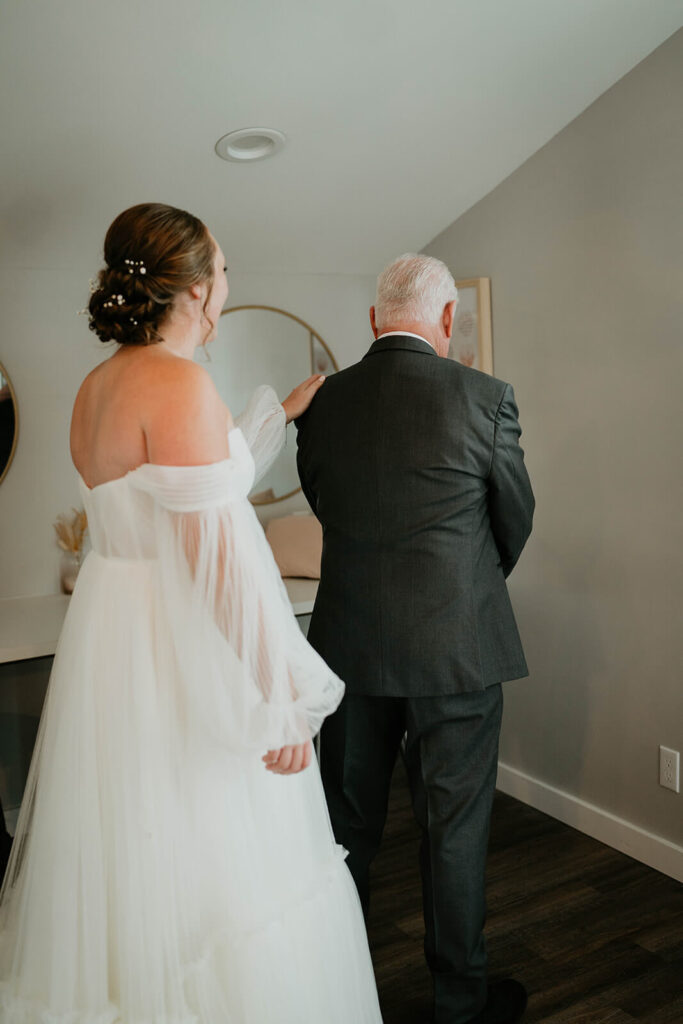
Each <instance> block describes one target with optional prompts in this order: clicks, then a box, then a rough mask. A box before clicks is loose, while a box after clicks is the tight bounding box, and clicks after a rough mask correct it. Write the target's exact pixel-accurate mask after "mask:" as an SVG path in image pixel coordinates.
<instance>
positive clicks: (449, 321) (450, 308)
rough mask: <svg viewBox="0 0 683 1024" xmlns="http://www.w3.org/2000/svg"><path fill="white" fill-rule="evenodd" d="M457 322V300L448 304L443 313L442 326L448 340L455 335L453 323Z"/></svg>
mask: <svg viewBox="0 0 683 1024" xmlns="http://www.w3.org/2000/svg"><path fill="white" fill-rule="evenodd" d="M454 321H455V299H453V301H452V302H447V303H446V305H445V306H444V307H443V313H442V315H441V326H442V327H443V329H444V334H445V335H446V337H447V338H450V336H451V335H452V334H453V323H454Z"/></svg>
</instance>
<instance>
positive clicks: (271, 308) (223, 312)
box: [220, 303, 339, 501]
mask: <svg viewBox="0 0 683 1024" xmlns="http://www.w3.org/2000/svg"><path fill="white" fill-rule="evenodd" d="M241 309H267V310H269V311H270V312H271V313H281V314H282V316H288V317H289V319H290V320H296V322H297V323H298V324H301V326H302V327H305V328H306V330H307V331H310V333H311V334H312V335H313V336H314V337H315V338H317V339H318V341H319V342H320V344H321V345H322V347H323V348H324V349H325V351H326V352H327V354H328V356H329V357H330V361H331V363H332V365H333V366H334V369H335V373H338V372H339V363H338V362H337V360H336V359H335V358H334V355H333V354H332V352H331V350H330V347H329V345H328V344H327V342H326V341H325V340H324V339H323V338H321V337H320V335H319V334H318V332H317V331H316V329H315V328H314V327H311V325H310V324H309V323H306V321H305V320H302V319H301V317H300V316H297V315H296V313H288V312H287V310H286V309H280V308H279V306H261V305H254V304H251V303H249V304H247V305H244V306H229V307H228V308H227V309H222V310H221V314H220V315H221V316H225V315H226V314H227V313H237V312H239V310H241ZM279 500H282V499H278V501H279Z"/></svg>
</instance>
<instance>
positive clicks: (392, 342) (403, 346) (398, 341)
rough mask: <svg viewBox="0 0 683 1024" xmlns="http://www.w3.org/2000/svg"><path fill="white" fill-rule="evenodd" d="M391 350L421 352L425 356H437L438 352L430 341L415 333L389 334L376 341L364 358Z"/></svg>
mask: <svg viewBox="0 0 683 1024" xmlns="http://www.w3.org/2000/svg"><path fill="white" fill-rule="evenodd" d="M389 351H394V352H396V351H399V352H419V353H420V355H423V356H436V352H435V350H434V349H433V348H432V346H431V345H430V344H429V342H428V341H423V340H422V339H421V338H416V337H415V335H414V334H389V335H387V337H385V338H380V339H379V340H378V341H376V342H374V344H372V345H371V346H370V348H369V349H368V351H367V352H366V353H365V355H364V356H363V358H364V359H367V357H368V356H374V355H376V354H377V353H378V352H389ZM437 359H438V356H437Z"/></svg>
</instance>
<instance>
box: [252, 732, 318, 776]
mask: <svg viewBox="0 0 683 1024" xmlns="http://www.w3.org/2000/svg"><path fill="white" fill-rule="evenodd" d="M312 757H313V745H312V743H311V741H310V740H306V742H305V743H298V744H297V745H296V746H289V747H280V749H279V750H269V751H268V753H267V754H264V756H263V758H262V760H263V761H264V763H265V766H266V769H267V771H269V772H274V773H275V774H276V775H296V773H297V772H302V771H303V770H304V768H308V766H309V764H310V763H311V758H312Z"/></svg>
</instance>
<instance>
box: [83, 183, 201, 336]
mask: <svg viewBox="0 0 683 1024" xmlns="http://www.w3.org/2000/svg"><path fill="white" fill-rule="evenodd" d="M215 251H216V250H215V246H214V243H213V240H212V238H211V236H210V234H209V232H208V230H207V228H206V226H205V225H204V224H203V223H202V222H201V221H200V220H199V219H198V218H197V217H193V216H192V214H191V213H186V212H185V210H177V209H176V208H175V207H174V206H165V205H164V204H163V203H140V204H139V205H138V206H131V207H130V208H129V209H128V210H124V211H123V213H120V214H119V215H118V217H117V218H116V220H115V221H113V223H112V225H111V227H110V228H109V230H108V231H107V235H106V237H105V240H104V259H105V263H106V266H105V267H104V269H103V270H100V272H99V275H98V278H97V286H96V288H95V290H94V291H93V293H92V295H91V296H90V302H89V303H88V311H89V313H90V320H89V324H88V326H89V327H90V330H91V331H94V332H95V334H96V335H97V336H98V337H99V338H100V340H101V341H117V342H118V343H119V344H120V345H154V344H156V343H157V342H159V341H161V340H162V338H161V335H160V333H159V328H160V326H161V324H162V323H163V321H164V319H165V318H166V316H167V315H168V313H169V311H170V309H171V307H172V305H173V300H174V299H175V297H176V295H178V294H179V293H180V292H183V291H186V290H187V289H188V288H190V287H191V285H193V284H199V283H202V284H207V285H208V289H209V293H210V292H211V287H212V285H213V266H214V254H215ZM212 326H213V325H212Z"/></svg>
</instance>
